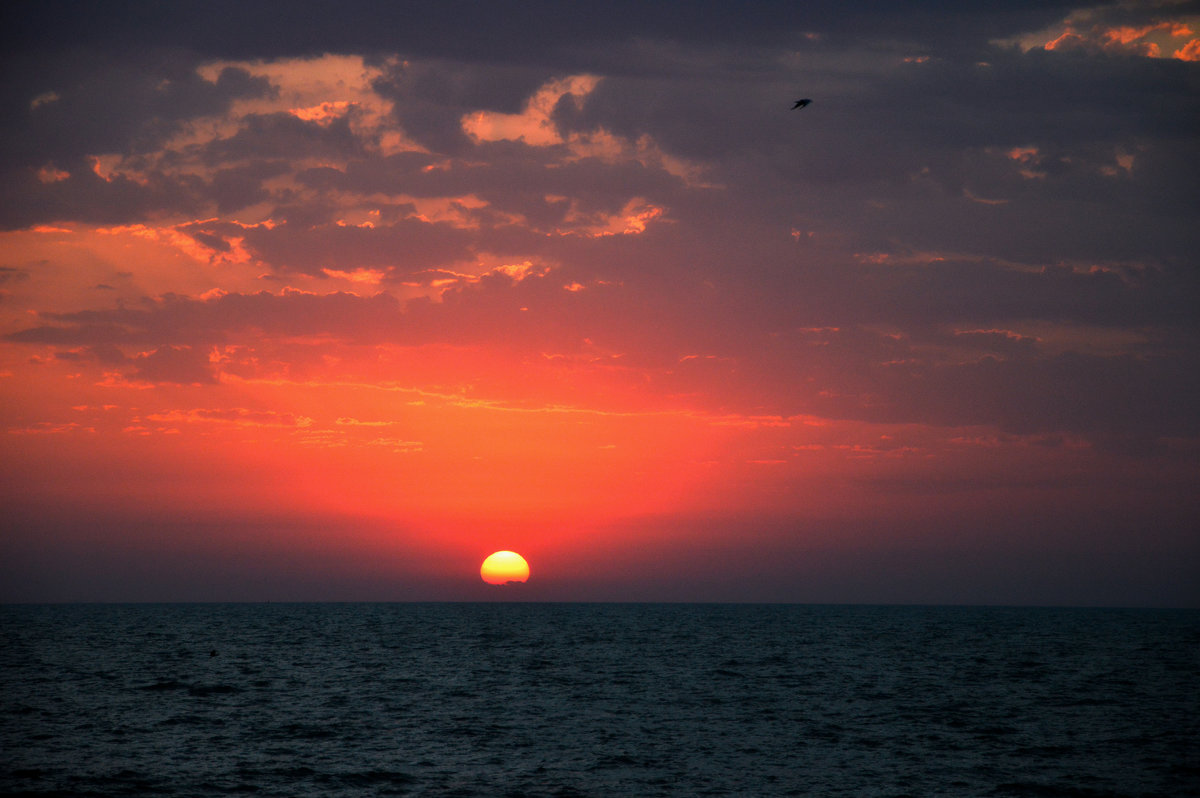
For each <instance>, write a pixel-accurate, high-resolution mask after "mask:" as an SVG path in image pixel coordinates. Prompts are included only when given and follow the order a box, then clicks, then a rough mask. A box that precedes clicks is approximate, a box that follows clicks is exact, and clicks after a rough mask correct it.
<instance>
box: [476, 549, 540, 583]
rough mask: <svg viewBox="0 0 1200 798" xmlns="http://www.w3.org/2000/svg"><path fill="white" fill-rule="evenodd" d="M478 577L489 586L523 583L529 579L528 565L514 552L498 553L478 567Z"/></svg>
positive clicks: (490, 556)
mask: <svg viewBox="0 0 1200 798" xmlns="http://www.w3.org/2000/svg"><path fill="white" fill-rule="evenodd" d="M479 575H480V576H481V577H483V581H485V582H487V583H488V584H489V585H503V584H507V583H508V582H524V581H525V580H526V579H528V578H529V563H527V562H525V558H524V557H522V556H521V555H520V554H517V553H516V552H515V551H498V552H496V553H495V554H492V555H489V556H488V558H487V559H486V560H484V561H483V565H481V566H479Z"/></svg>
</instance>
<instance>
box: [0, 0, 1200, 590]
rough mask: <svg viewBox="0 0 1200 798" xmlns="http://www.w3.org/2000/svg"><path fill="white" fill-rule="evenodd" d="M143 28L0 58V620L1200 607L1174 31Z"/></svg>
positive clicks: (1188, 55) (977, 24) (354, 17)
mask: <svg viewBox="0 0 1200 798" xmlns="http://www.w3.org/2000/svg"><path fill="white" fill-rule="evenodd" d="M665 7H666V6H664V8H665ZM148 8H149V6H145V5H143V4H138V3H128V4H124V5H122V6H120V8H119V9H118V10H124V11H127V12H128V13H125V14H120V13H114V14H113V15H112V16H108V15H101V14H100V13H99V12H98V11H96V10H95V9H77V8H76V7H75V6H73V5H70V4H67V5H64V6H63V7H62V8H58V7H57V6H54V4H50V5H49V6H46V5H45V4H39V5H36V6H35V5H33V4H28V5H22V6H18V7H17V9H18V10H17V11H15V12H13V16H12V19H11V20H10V23H11V24H9V25H7V26H6V27H7V28H8V29H9V32H7V33H5V36H6V46H5V48H4V50H5V52H6V55H5V56H4V61H3V63H4V67H3V73H2V75H3V102H4V103H5V115H4V119H5V121H4V122H2V123H0V130H2V133H3V141H4V146H3V147H2V148H0V153H3V156H2V168H3V172H4V174H3V181H0V183H2V185H3V188H0V336H2V338H0V439H2V441H3V460H2V462H3V466H2V468H3V470H2V472H0V503H2V505H3V507H4V508H5V509H4V511H3V529H2V535H3V537H2V539H0V561H2V562H0V600H5V601H64V600H67V601H73V600H83V601H92V600H102V601H108V600H151V601H154V600H356V599H365V600H392V599H399V600H410V599H411V600H426V599H428V600H443V599H451V600H459V599H465V600H477V599H478V600H488V599H495V598H501V599H521V600H525V599H529V600H687V601H708V600H713V601H805V602H810V601H811V602H935V603H942V602H946V603H1008V604H1039V603H1049V604H1118V605H1125V604H1133V605H1145V604H1150V605H1190V606H1195V605H1197V604H1200V543H1198V541H1197V536H1196V534H1195V532H1194V529H1195V528H1197V527H1198V526H1200V523H1198V522H1200V512H1198V509H1200V508H1198V506H1197V498H1196V496H1197V494H1198V491H1197V485H1198V476H1200V460H1198V457H1197V455H1198V452H1200V423H1198V422H1200V415H1198V413H1197V408H1198V407H1200V385H1198V382H1200V379H1198V377H1197V374H1200V357H1198V356H1197V355H1198V352H1200V350H1198V348H1197V341H1198V335H1197V333H1198V328H1197V313H1196V308H1197V307H1200V304H1198V302H1197V300H1198V299H1200V292H1198V291H1197V284H1198V280H1197V271H1196V264H1195V254H1194V253H1195V252H1196V251H1197V243H1198V235H1197V232H1196V230H1195V229H1194V221H1195V218H1196V215H1197V214H1196V212H1197V197H1196V193H1195V186H1196V184H1197V183H1196V179H1197V177H1198V175H1197V174H1196V170H1195V153H1196V152H1197V144H1198V142H1197V131H1198V130H1200V92H1197V91H1196V87H1197V81H1198V80H1200V72H1197V70H1198V69H1200V66H1197V63H1196V58H1197V55H1196V54H1197V41H1198V38H1197V37H1198V36H1200V33H1198V32H1200V15H1197V14H1196V13H1194V12H1195V11H1196V9H1195V8H1194V5H1193V4H1183V5H1169V6H1157V5H1154V4H1144V5H1141V6H1138V5H1122V6H1073V5H1061V6H1053V5H1051V4H1045V3H1037V4H1031V5H1030V6H1029V7H1028V8H1025V7H1024V6H1023V5H1021V4H1017V3H1014V4H1013V5H1012V7H1011V8H1009V9H1008V10H1007V11H1006V12H1004V13H993V12H985V11H979V10H962V9H957V8H954V7H946V8H943V7H941V6H940V5H938V4H935V3H930V4H928V5H927V6H924V7H923V10H922V11H921V13H917V14H911V15H910V14H905V15H899V14H890V13H887V12H879V13H877V14H874V15H862V14H855V15H850V14H846V13H843V12H842V11H839V9H838V6H837V4H831V5H829V6H826V5H823V4H819V3H818V4H812V5H811V6H807V5H805V7H804V8H795V7H793V5H792V4H780V5H776V4H771V3H761V4H751V5H749V6H746V7H745V9H748V11H744V12H743V13H738V12H737V9H742V8H743V6H742V5H741V4H730V5H729V7H728V8H724V9H723V8H722V7H720V6H717V7H714V8H706V10H704V11H703V12H702V13H699V15H698V16H697V17H692V18H688V19H686V20H684V19H682V18H671V17H669V15H666V14H665V13H664V12H662V11H661V10H659V11H645V10H643V11H641V12H638V11H637V9H635V8H633V7H631V8H630V9H626V12H627V13H621V14H615V15H610V14H608V13H605V12H603V11H601V10H593V11H591V12H589V13H587V14H584V15H583V16H584V17H586V19H583V20H582V21H580V20H573V21H568V20H561V19H558V18H557V17H555V16H553V15H550V16H539V14H540V12H541V11H549V9H548V8H546V9H540V11H539V8H540V7H539V6H538V5H537V4H533V5H529V4H524V5H523V6H522V7H521V8H520V9H517V8H515V7H513V8H510V9H509V12H511V13H503V14H502V13H500V11H501V10H503V8H504V5H503V4H499V5H498V6H496V7H494V8H493V10H492V11H488V12H483V13H484V16H485V17H487V19H484V20H481V22H482V23H487V24H485V25H484V27H485V28H488V29H489V30H490V31H492V34H494V35H489V36H487V37H484V36H482V34H481V33H480V32H479V31H478V30H475V32H474V33H472V32H469V31H464V30H463V29H462V24H463V23H462V21H461V18H460V17H456V15H457V14H458V13H459V12H461V11H462V10H463V9H458V10H457V11H456V10H455V7H454V6H453V4H448V5H446V6H445V7H444V8H441V9H440V10H434V9H424V10H422V11H420V12H417V11H414V10H413V9H414V8H415V6H406V5H400V6H396V7H395V8H393V9H391V10H389V11H387V12H380V9H369V8H368V7H366V6H362V7H359V6H356V5H355V4H350V6H348V7H347V9H346V11H347V12H349V13H348V15H347V16H345V17H342V18H340V21H339V24H337V25H332V24H327V23H328V22H329V21H328V20H326V21H325V22H322V20H321V19H320V18H315V19H314V18H312V16H311V15H312V14H317V15H319V14H321V13H326V12H324V11H322V10H320V9H317V8H313V9H310V12H311V14H309V15H307V16H304V15H301V16H304V18H303V19H296V20H283V21H279V22H278V23H277V24H275V25H274V26H273V27H272V30H273V31H274V34H273V35H272V36H271V37H266V36H264V35H263V29H264V28H263V24H262V23H263V20H262V19H261V18H260V17H261V15H262V12H263V8H262V7H257V6H249V7H245V8H243V7H242V6H240V5H233V4H231V5H229V7H228V8H227V9H226V12H227V13H223V14H222V13H217V14H213V13H212V10H213V9H211V8H209V7H207V6H206V7H205V9H201V8H200V7H199V6H195V5H191V4H186V3H184V4H180V5H179V6H178V7H177V8H175V9H174V10H173V11H168V12H163V13H146V12H147V9H148ZM155 8H157V7H155ZM607 10H608V11H613V12H615V11H617V10H619V9H617V8H616V7H615V6H614V7H613V8H612V9H607ZM677 10H678V9H677ZM60 12H61V14H60ZM368 12H370V13H368ZM380 13H382V16H378V14H380ZM55 14H60V15H61V19H62V20H64V21H63V22H62V23H61V25H60V27H58V28H54V29H51V28H49V27H47V24H48V20H49V19H50V17H51V16H53V15H55ZM493 16H494V17H495V18H494V19H492V17H493ZM56 19H57V17H56ZM477 27H478V26H473V30H474V29H475V28H477ZM133 42H137V43H138V44H137V45H136V46H134V45H133V44H132V43H133ZM799 97H811V98H813V103H812V104H811V105H810V106H808V107H806V108H804V109H801V110H796V111H793V110H792V109H791V105H792V103H793V101H794V100H795V99H797V98H799ZM497 549H512V550H515V551H518V552H520V553H522V554H523V555H524V556H525V557H526V558H527V559H528V560H529V562H530V566H531V569H532V577H531V579H530V581H529V582H528V583H527V584H525V585H521V586H506V587H503V588H495V587H489V586H487V585H484V584H482V582H481V581H480V580H479V577H478V568H479V563H480V562H481V561H482V559H483V558H484V557H485V556H486V555H487V554H489V553H490V552H492V551H495V550H497Z"/></svg>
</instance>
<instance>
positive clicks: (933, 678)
mask: <svg viewBox="0 0 1200 798" xmlns="http://www.w3.org/2000/svg"><path fill="white" fill-rule="evenodd" d="M1198 677H1200V611H1193V610H1141V609H1138V610H1122V609H1058V608H1040V609H1030V608H1005V607H870V606H805V605H740V604H711V605H705V604H525V603H512V604H507V603H486V604H485V603H479V604H472V603H446V604H420V603H400V604H171V605H167V604H162V605H155V604H127V605H114V604H106V605H88V604H81V605H44V606H43V605H39V606H32V605H9V606H3V607H0V702H2V704H0V793H3V794H5V795H9V796H51V795H53V796H63V795H69V796H117V795H153V796H220V795H255V796H372V795H412V796H513V797H515V796H708V795H722V796H775V795H801V796H896V797H898V796H922V797H923V796H938V795H946V796H1039V797H1043V796H1110V797H1111V796H1171V797H1172V798H1175V797H1176V796H1195V795H1200V678H1198Z"/></svg>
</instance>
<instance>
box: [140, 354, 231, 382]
mask: <svg viewBox="0 0 1200 798" xmlns="http://www.w3.org/2000/svg"><path fill="white" fill-rule="evenodd" d="M133 362H134V363H135V364H136V365H137V368H136V369H135V370H134V372H133V375H132V376H133V379H135V380H139V381H144V382H156V383H157V382H167V383H175V384H179V385H202V384H211V383H215V382H216V378H215V377H214V376H213V372H212V367H211V366H210V365H209V362H208V354H207V353H206V352H204V351H201V350H199V349H193V348H191V347H186V346H160V347H159V348H158V349H155V350H154V351H153V352H150V353H149V354H145V355H138V356H137V357H135V358H133Z"/></svg>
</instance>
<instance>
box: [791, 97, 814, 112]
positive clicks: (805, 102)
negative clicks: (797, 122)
mask: <svg viewBox="0 0 1200 798" xmlns="http://www.w3.org/2000/svg"><path fill="white" fill-rule="evenodd" d="M810 102H812V100H809V99H807V98H805V99H803V100H796V104H795V105H793V106H792V110H793V111H795V110H796V109H797V108H803V107H804V106H806V105H808V104H809V103H810Z"/></svg>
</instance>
